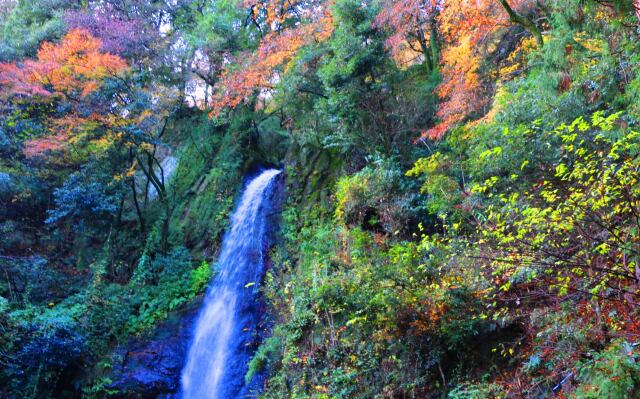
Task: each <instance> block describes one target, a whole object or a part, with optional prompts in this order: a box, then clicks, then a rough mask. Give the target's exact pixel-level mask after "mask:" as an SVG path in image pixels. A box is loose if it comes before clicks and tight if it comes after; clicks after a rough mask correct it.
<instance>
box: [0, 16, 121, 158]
mask: <svg viewBox="0 0 640 399" xmlns="http://www.w3.org/2000/svg"><path fill="white" fill-rule="evenodd" d="M101 47H102V42H101V41H100V40H99V39H96V38H95V37H93V36H91V34H89V33H88V32H87V31H85V30H83V29H73V30H71V31H70V32H68V33H67V34H66V35H65V36H64V37H63V38H62V40H61V42H60V43H59V44H54V43H49V42H46V43H43V44H42V46H41V47H40V49H39V50H38V55H37V58H36V59H34V60H25V61H24V62H22V63H21V64H15V63H11V64H0V85H1V86H2V89H3V92H4V94H5V95H8V96H11V95H20V96H41V97H49V96H60V97H61V98H64V99H70V98H74V97H75V98H78V97H79V98H80V99H81V98H83V97H86V96H87V95H88V94H91V93H93V92H94V91H96V90H97V89H99V88H100V86H101V84H102V81H103V80H104V79H105V78H107V77H109V76H116V75H118V74H120V73H122V72H124V71H126V70H127V69H128V66H127V63H126V61H125V60H123V59H122V58H120V57H118V56H116V55H112V54H109V53H103V52H101V51H100V49H101ZM91 122H93V123H94V124H95V123H97V122H96V116H95V115H92V116H91V117H90V118H84V117H79V116H77V115H75V114H73V115H71V116H64V117H62V118H58V119H55V120H53V121H52V126H53V128H54V131H55V132H56V133H55V134H53V135H51V136H47V137H42V138H38V139H35V140H31V141H29V142H27V143H26V146H25V150H24V153H25V155H26V156H28V157H33V156H36V155H39V154H44V153H47V152H49V151H57V150H61V149H63V148H65V146H66V145H67V144H68V143H69V141H70V140H72V139H73V136H72V135H70V134H71V133H74V130H76V129H77V128H78V127H81V126H85V125H86V124H87V123H91Z"/></svg>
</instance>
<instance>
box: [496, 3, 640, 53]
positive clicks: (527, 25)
mask: <svg viewBox="0 0 640 399" xmlns="http://www.w3.org/2000/svg"><path fill="white" fill-rule="evenodd" d="M635 1H640V0H635ZM500 4H502V7H504V9H505V10H506V11H507V14H509V20H510V21H511V22H513V23H514V24H517V25H520V26H522V27H523V28H524V29H525V30H527V32H529V33H530V34H531V35H532V36H533V37H534V38H535V39H536V43H538V47H539V48H542V47H543V46H544V40H543V39H542V32H540V29H538V27H537V26H536V24H535V23H534V22H533V21H532V20H531V19H529V18H527V17H525V16H524V15H522V14H520V13H518V12H516V11H515V10H514V9H513V8H511V6H510V5H509V3H508V2H507V0H500Z"/></svg>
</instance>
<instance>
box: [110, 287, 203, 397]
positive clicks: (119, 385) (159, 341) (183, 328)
mask: <svg viewBox="0 0 640 399" xmlns="http://www.w3.org/2000/svg"><path fill="white" fill-rule="evenodd" d="M200 304H201V300H197V301H194V302H193V303H192V304H190V305H189V306H188V307H187V308H186V309H184V310H183V311H182V312H180V313H177V314H175V315H173V316H172V317H170V318H169V319H167V320H166V321H165V322H164V323H162V324H161V325H160V326H159V327H158V328H156V330H155V331H154V332H153V333H152V334H151V335H150V336H148V337H144V338H138V339H133V340H131V341H129V342H128V343H127V344H126V345H125V346H123V347H121V348H119V349H117V350H116V351H115V352H114V355H113V368H112V371H111V375H110V376H109V378H110V379H111V380H112V383H111V384H110V386H109V389H110V390H115V391H116V394H115V395H114V397H116V398H122V399H125V398H126V399H129V398H130V399H134V398H135V399H142V398H144V399H147V398H149V399H152V398H153V399H156V398H177V397H178V396H177V395H178V392H179V389H180V372H181V370H182V366H183V365H184V361H185V357H186V354H187V350H188V347H189V341H190V338H191V332H192V329H193V323H194V320H195V318H196V316H197V314H198V310H199V308H200Z"/></svg>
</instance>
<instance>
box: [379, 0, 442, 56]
mask: <svg viewBox="0 0 640 399" xmlns="http://www.w3.org/2000/svg"><path fill="white" fill-rule="evenodd" d="M441 3H442V0H385V1H383V3H382V8H381V10H380V13H379V14H378V16H377V17H376V20H375V25H376V26H378V27H384V28H387V29H388V30H389V31H390V32H391V35H390V36H389V38H388V39H387V41H386V45H387V47H389V48H390V49H391V52H392V53H393V54H394V56H396V57H398V55H399V54H400V53H401V52H403V51H405V50H406V47H407V43H408V42H410V41H413V40H412V37H414V36H416V35H417V34H418V33H420V34H422V35H424V36H427V37H428V35H429V31H428V28H429V27H428V26H427V24H428V23H430V22H432V21H434V19H435V16H436V15H437V13H438V8H439V7H440V6H441Z"/></svg>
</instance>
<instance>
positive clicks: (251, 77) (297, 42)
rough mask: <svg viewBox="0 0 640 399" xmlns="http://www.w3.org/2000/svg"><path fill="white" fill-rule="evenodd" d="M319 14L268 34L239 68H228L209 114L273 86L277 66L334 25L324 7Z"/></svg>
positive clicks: (321, 38)
mask: <svg viewBox="0 0 640 399" xmlns="http://www.w3.org/2000/svg"><path fill="white" fill-rule="evenodd" d="M319 14H320V17H319V18H316V19H314V20H312V21H311V22H309V23H306V24H298V25H297V26H295V27H293V28H289V29H283V30H282V31H273V32H271V33H269V34H267V35H266V36H265V37H264V38H263V39H262V40H261V42H260V45H259V47H258V50H257V51H256V52H255V53H254V54H251V55H247V54H245V56H246V61H245V62H241V63H240V66H239V68H238V69H236V70H230V69H227V70H226V71H225V72H224V73H223V76H222V79H221V82H220V84H219V85H218V87H217V94H216V95H215V96H214V97H213V99H212V103H211V106H212V114H213V115H219V114H220V113H221V112H222V110H223V109H225V108H235V107H237V106H238V105H240V104H241V103H242V102H243V101H245V100H246V99H247V98H249V97H251V96H252V95H253V94H254V93H255V92H256V91H257V90H265V89H270V88H272V87H273V86H274V85H275V84H276V83H277V80H278V72H279V71H278V69H279V68H280V67H281V66H283V65H284V64H285V63H287V62H289V61H291V59H293V58H294V57H295V55H296V54H297V52H298V51H299V50H300V49H301V48H303V47H304V46H306V45H309V44H312V43H318V42H322V41H325V40H326V39H328V38H329V37H330V36H331V34H332V32H333V28H334V27H333V18H332V16H331V14H330V13H329V12H328V11H327V10H326V9H324V10H322V12H321V13H319Z"/></svg>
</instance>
